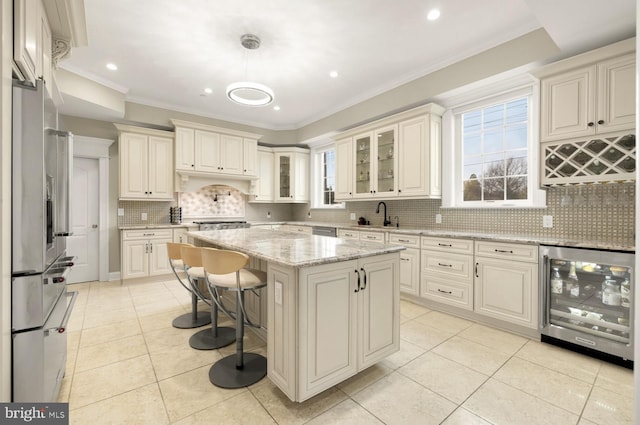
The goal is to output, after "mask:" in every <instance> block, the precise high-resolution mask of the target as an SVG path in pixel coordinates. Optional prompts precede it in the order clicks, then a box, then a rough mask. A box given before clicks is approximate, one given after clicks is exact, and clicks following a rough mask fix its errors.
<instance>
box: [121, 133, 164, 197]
mask: <svg viewBox="0 0 640 425" xmlns="http://www.w3.org/2000/svg"><path fill="white" fill-rule="evenodd" d="M115 126H116V127H117V128H118V130H119V131H120V137H119V142H118V143H119V156H120V199H130V200H147V201H165V200H172V199H173V133H171V132H168V131H161V130H152V129H147V128H141V127H134V126H129V125H121V124H115Z"/></svg>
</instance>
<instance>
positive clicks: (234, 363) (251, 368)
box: [202, 248, 267, 388]
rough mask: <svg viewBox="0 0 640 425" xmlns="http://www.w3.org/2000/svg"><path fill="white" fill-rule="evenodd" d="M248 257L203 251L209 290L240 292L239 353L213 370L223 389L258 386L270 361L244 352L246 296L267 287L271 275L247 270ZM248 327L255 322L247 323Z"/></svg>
mask: <svg viewBox="0 0 640 425" xmlns="http://www.w3.org/2000/svg"><path fill="white" fill-rule="evenodd" d="M248 263H249V257H248V256H247V255H246V254H243V253H241V252H236V251H227V250H221V249H220V250H216V249H207V248H203V249H202V265H203V266H204V271H205V276H206V280H207V283H208V284H209V287H211V288H212V289H213V290H216V289H217V288H222V289H225V290H228V291H236V293H237V303H236V313H235V319H236V354H232V355H230V356H227V357H225V358H223V359H220V360H218V361H217V362H216V363H215V364H214V365H213V366H211V369H210V370H209V380H210V381H211V383H212V384H214V385H216V386H218V387H222V388H241V387H247V386H249V385H252V384H255V383H256V382H258V381H259V380H261V379H262V378H264V377H265V376H266V374H267V359H266V358H265V357H264V356H261V355H260V354H257V353H244V346H243V338H244V325H245V317H246V314H245V309H244V293H245V291H249V290H256V289H260V288H263V287H265V286H266V285H267V274H266V273H265V272H263V271H259V270H251V269H245V268H244V267H245V266H246V265H247V264H248ZM247 324H248V325H251V322H248V321H247Z"/></svg>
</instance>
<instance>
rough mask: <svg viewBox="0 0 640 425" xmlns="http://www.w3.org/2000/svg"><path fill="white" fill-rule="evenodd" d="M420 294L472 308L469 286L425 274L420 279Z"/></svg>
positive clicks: (467, 308) (442, 301)
mask: <svg viewBox="0 0 640 425" xmlns="http://www.w3.org/2000/svg"><path fill="white" fill-rule="evenodd" d="M421 295H422V296H423V297H424V298H427V299H431V300H434V301H438V302H441V303H445V304H450V305H455V306H456V307H460V308H464V309H466V310H473V305H472V302H471V301H472V300H473V296H472V295H471V286H465V285H456V284H452V283H450V282H447V281H444V280H438V279H437V278H436V279H434V278H431V277H429V276H427V277H424V278H423V279H422V288H421Z"/></svg>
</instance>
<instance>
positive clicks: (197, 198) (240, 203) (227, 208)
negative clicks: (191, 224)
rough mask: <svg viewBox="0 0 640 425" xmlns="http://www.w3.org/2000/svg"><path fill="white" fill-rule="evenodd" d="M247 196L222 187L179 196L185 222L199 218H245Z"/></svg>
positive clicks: (216, 186)
mask: <svg viewBox="0 0 640 425" xmlns="http://www.w3.org/2000/svg"><path fill="white" fill-rule="evenodd" d="M244 198H245V196H244V195H243V194H242V193H241V192H240V191H238V190H236V189H234V188H232V187H229V186H222V185H211V186H205V187H203V188H202V189H200V190H198V191H197V192H182V193H180V194H179V202H178V205H179V206H180V207H182V219H183V221H190V220H192V219H198V218H214V217H234V218H238V217H244V216H245V211H244V204H245V199H244Z"/></svg>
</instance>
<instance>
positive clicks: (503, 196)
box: [461, 97, 529, 202]
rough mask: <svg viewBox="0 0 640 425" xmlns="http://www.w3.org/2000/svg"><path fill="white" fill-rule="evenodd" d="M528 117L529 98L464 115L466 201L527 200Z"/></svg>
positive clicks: (464, 198) (462, 124) (463, 191)
mask: <svg viewBox="0 0 640 425" xmlns="http://www.w3.org/2000/svg"><path fill="white" fill-rule="evenodd" d="M528 116H529V115H528V101H527V98H526V97H523V98H519V99H515V100H512V101H509V102H505V103H499V104H497V105H491V106H488V107H486V108H482V109H476V110H472V111H469V112H466V113H463V114H462V116H461V121H462V122H461V130H462V131H461V137H462V163H463V176H462V179H463V180H462V201H463V202H474V201H512V200H522V199H524V200H526V199H527V192H528V190H527V189H528V182H527V176H528V174H527V171H528V170H527V147H528V145H529V140H528V139H529V129H528V126H529V119H528Z"/></svg>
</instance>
